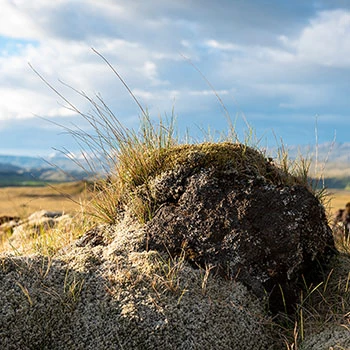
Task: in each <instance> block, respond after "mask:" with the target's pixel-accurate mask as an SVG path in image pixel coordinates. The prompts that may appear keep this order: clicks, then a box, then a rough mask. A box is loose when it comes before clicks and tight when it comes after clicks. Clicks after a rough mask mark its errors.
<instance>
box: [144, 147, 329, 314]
mask: <svg viewBox="0 0 350 350" xmlns="http://www.w3.org/2000/svg"><path fill="white" fill-rule="evenodd" d="M164 159H166V160H170V161H169V163H170V164H172V168H168V169H164V171H162V172H160V173H159V174H158V175H157V176H155V177H154V178H153V179H151V180H149V182H148V191H149V193H150V195H149V197H150V198H151V202H152V203H153V206H154V207H155V208H157V209H156V210H155V214H154V216H153V218H152V219H151V220H150V221H149V222H148V223H147V225H146V232H147V237H148V240H147V248H148V249H152V250H158V251H164V252H169V253H170V254H171V255H172V256H177V255H179V254H181V252H183V251H184V252H185V255H186V259H187V260H188V261H189V262H190V263H191V265H192V266H193V267H194V268H196V267H198V266H200V267H205V266H211V267H213V268H214V269H215V270H216V271H217V273H218V274H220V275H221V276H225V277H227V278H230V279H236V280H239V281H241V282H243V283H244V284H245V285H246V286H247V287H248V288H250V289H251V290H252V291H253V292H254V293H255V294H256V295H257V296H258V297H261V298H262V297H264V296H266V295H270V307H271V310H273V311H278V310H281V309H282V310H283V309H284V308H285V301H286V302H287V304H289V305H292V304H293V303H295V301H296V299H297V290H298V283H299V282H300V277H301V276H302V275H306V274H307V275H312V277H317V276H318V277H321V276H320V270H319V267H320V264H321V265H322V263H323V262H326V261H327V259H329V257H330V256H331V255H332V254H333V251H334V250H333V248H334V242H333V238H332V232H331V229H330V228H329V226H328V224H327V219H326V215H325V211H324V208H323V206H322V204H321V203H320V202H319V200H318V199H317V198H316V197H315V195H314V194H313V193H312V191H311V190H310V189H309V188H308V185H307V183H305V181H303V179H301V178H298V177H296V176H293V175H291V174H289V173H288V172H286V171H284V170H283V169H281V168H279V167H277V166H276V165H274V163H273V162H272V160H271V159H268V158H266V157H264V155H263V154H262V153H260V152H259V151H257V150H255V149H252V148H250V147H247V146H244V145H239V144H238V145H237V144H230V143H222V144H203V145H194V146H188V145H187V146H183V147H177V148H174V149H171V150H170V151H168V153H167V154H165V155H164ZM281 291H282V292H281ZM281 293H282V294H281Z"/></svg>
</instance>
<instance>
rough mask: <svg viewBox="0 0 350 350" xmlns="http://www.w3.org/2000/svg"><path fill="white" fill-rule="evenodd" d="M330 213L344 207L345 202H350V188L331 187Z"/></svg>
mask: <svg viewBox="0 0 350 350" xmlns="http://www.w3.org/2000/svg"><path fill="white" fill-rule="evenodd" d="M328 192H329V194H330V213H331V214H334V213H335V212H336V211H337V210H338V209H344V208H345V204H346V203H348V202H350V190H339V189H329V190H328Z"/></svg>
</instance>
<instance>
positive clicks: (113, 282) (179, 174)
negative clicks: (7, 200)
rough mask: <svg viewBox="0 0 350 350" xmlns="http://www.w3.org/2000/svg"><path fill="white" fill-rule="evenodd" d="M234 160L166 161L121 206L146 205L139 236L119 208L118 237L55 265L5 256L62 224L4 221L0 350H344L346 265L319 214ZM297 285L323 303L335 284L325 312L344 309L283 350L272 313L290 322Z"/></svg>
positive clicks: (302, 193)
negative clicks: (148, 211)
mask: <svg viewBox="0 0 350 350" xmlns="http://www.w3.org/2000/svg"><path fill="white" fill-rule="evenodd" d="M241 151H242V150H241V149H240V148H237V147H236V146H233V145H231V144H229V145H227V144H224V145H222V146H220V147H217V146H215V147H208V145H205V146H203V147H199V146H198V147H197V146H196V147H193V148H190V149H189V148H185V149H177V150H176V154H177V155H178V158H177V159H180V161H174V162H173V163H172V167H171V168H170V169H166V170H165V171H161V172H160V173H159V174H157V175H155V176H154V177H153V178H152V179H150V181H149V182H148V184H147V186H146V187H145V186H144V185H141V186H140V187H139V188H137V190H136V192H135V194H134V196H132V198H133V200H135V198H136V199H140V198H141V199H142V198H143V199H144V200H145V199H147V201H148V202H147V203H152V208H153V210H154V214H153V216H152V218H151V219H150V220H148V221H147V222H146V223H140V222H139V221H138V220H137V217H136V216H135V210H134V209H135V207H134V206H135V202H133V201H131V202H130V203H129V206H128V207H125V208H124V211H123V214H122V215H121V217H120V220H119V222H118V223H117V224H103V225H99V226H95V227H92V228H91V229H89V230H87V231H86V232H85V233H84V234H83V235H81V237H80V238H79V239H77V240H75V241H74V242H73V243H71V244H69V245H64V246H63V247H62V248H61V249H60V250H59V251H58V252H55V254H53V255H49V256H44V255H42V254H20V253H17V254H16V245H17V244H19V242H18V239H23V236H26V234H27V235H28V234H29V233H30V234H32V235H33V232H34V234H35V235H40V234H41V233H42V232H43V231H45V230H46V229H47V227H50V228H52V227H55V225H60V224H61V222H62V221H64V220H66V224H67V223H68V222H69V221H70V220H71V219H70V218H68V217H64V216H62V215H60V214H61V213H48V212H41V213H40V215H38V214H36V216H37V217H36V219H35V220H36V222H35V220H34V215H33V216H31V217H29V218H28V219H27V220H22V221H19V220H16V218H13V220H12V223H11V224H7V225H9V226H8V230H11V231H12V234H10V236H9V242H10V246H11V247H12V250H11V249H9V250H8V252H7V253H4V254H2V256H1V258H0V259H1V260H0V262H1V264H0V305H1V309H0V310H1V311H0V348H1V349H111V348H113V349H264V350H265V349H271V350H274V349H288V346H289V349H297V348H298V349H304V350H311V349H312V350H314V349H321V350H322V349H327V350H329V349H331V348H333V349H336V348H339V349H341V348H344V349H347V348H350V331H349V323H347V322H348V318H347V316H346V314H347V313H348V312H349V311H350V310H347V309H346V308H347V306H348V305H349V303H348V301H350V298H349V296H348V294H349V292H348V289H347V286H348V284H349V271H350V262H349V258H348V257H347V256H345V255H339V254H338V253H337V252H336V250H335V248H334V242H333V238H332V232H331V230H330V228H329V227H328V224H327V220H326V217H325V213H324V209H323V206H322V205H321V204H320V202H319V201H318V199H317V198H316V197H315V196H314V195H313V194H312V192H311V191H310V190H309V189H308V188H307V187H306V186H305V185H303V184H302V183H301V182H300V181H299V180H298V179H297V178H294V177H292V176H289V175H288V174H286V173H284V172H283V171H281V169H279V168H277V167H276V166H275V165H274V164H273V163H272V162H271V160H270V159H265V158H264V157H263V156H262V155H261V154H259V153H258V152H256V151H254V150H251V149H249V148H248V149H247V148H246V149H245V150H244V157H239V158H238V155H241V154H242V152H241ZM213 154H214V155H215V156H213ZM232 154H234V156H232ZM171 156H173V155H171ZM10 221H11V220H10ZM3 225H5V223H3ZM11 225H12V226H11ZM45 225H46V226H45ZM327 275H328V276H330V277H329V278H328V280H327V285H326V284H322V282H320V281H322V280H324V278H327ZM302 276H304V277H305V278H308V279H309V280H308V282H307V283H309V282H310V283H311V282H312V283H314V284H313V286H316V285H317V283H321V284H320V286H321V287H320V288H319V289H322V290H324V293H326V289H327V288H328V289H329V288H330V285H331V280H333V279H335V280H337V281H339V285H340V286H341V287H339V288H340V289H341V290H342V292H341V293H340V292H339V290H338V292H336V289H334V295H336V296H337V297H338V296H339V298H338V300H332V303H333V304H332V308H335V307H336V306H338V304H341V303H342V304H343V305H345V306H344V308H341V307H340V308H339V309H338V311H337V312H335V311H334V310H333V313H332V314H329V315H328V314H327V315H326V316H327V317H328V319H330V316H332V317H333V318H332V319H331V320H330V321H325V320H324V318H322V317H321V315H320V318H319V320H318V323H317V322H314V323H312V326H307V324H305V325H304V330H303V333H302V334H296V339H295V341H294V340H293V334H292V333H293V332H290V331H288V329H287V326H286V325H285V324H284V325H283V324H282V323H281V322H280V321H279V322H280V323H276V320H277V319H279V320H280V318H278V317H277V316H278V315H281V314H282V313H283V312H285V311H286V310H283V306H287V307H286V309H288V310H287V311H288V312H289V313H290V317H291V315H292V312H293V311H292V310H296V309H297V310H299V309H298V307H299V306H298V305H300V302H301V301H300V299H298V297H299V295H300V294H298V293H297V291H300V290H301V288H302V286H301V285H302V282H303V280H302ZM313 281H314V282H313ZM336 284H337V283H333V286H335V285H336ZM319 289H317V290H316V292H318V290H319ZM276 291H278V292H276ZM281 291H285V294H284V293H282V294H281ZM316 292H314V294H316ZM336 293H337V294H336ZM322 295H325V294H322ZM284 297H286V298H285V300H284V301H285V302H284V303H283V298H284ZM310 298H311V297H310ZM335 299H337V298H335ZM315 300H316V301H317V299H315ZM330 302H331V300H329V303H330ZM317 303H318V301H317ZM336 303H338V304H336ZM313 307H316V304H315V305H313ZM341 312H342V313H343V317H342V318H341V317H340V318H336V317H335V315H336V314H339V313H341ZM298 315H299V316H300V314H298ZM327 317H326V318H327ZM310 319H311V316H310V315H304V316H303V318H302V319H301V318H299V319H298V322H300V321H301V320H303V321H304V322H306V321H307V320H310ZM321 320H322V321H321ZM316 325H317V326H316ZM293 327H294V324H292V325H289V328H290V329H293ZM298 327H299V328H298V329H299V330H300V325H299V324H298ZM293 342H294V345H292V344H293Z"/></svg>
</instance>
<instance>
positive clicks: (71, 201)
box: [0, 181, 88, 217]
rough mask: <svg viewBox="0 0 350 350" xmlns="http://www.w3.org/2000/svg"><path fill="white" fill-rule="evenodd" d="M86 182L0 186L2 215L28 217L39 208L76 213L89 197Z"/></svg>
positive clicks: (0, 212) (0, 210)
mask: <svg viewBox="0 0 350 350" xmlns="http://www.w3.org/2000/svg"><path fill="white" fill-rule="evenodd" d="M86 187H87V185H86V183H85V182H83V181H81V182H72V183H63V184H54V185H49V186H44V187H3V188H0V216H1V215H10V216H19V217H26V216H28V215H30V214H31V213H33V212H35V211H38V210H42V209H45V210H50V211H63V212H65V213H74V212H78V211H80V210H81V204H83V203H84V202H86V200H87V198H88V190H87V188H86Z"/></svg>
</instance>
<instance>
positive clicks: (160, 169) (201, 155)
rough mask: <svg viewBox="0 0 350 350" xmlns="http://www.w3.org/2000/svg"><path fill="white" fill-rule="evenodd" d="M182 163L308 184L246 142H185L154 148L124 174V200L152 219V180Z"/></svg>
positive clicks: (144, 217) (186, 166)
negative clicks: (130, 170)
mask: <svg viewBox="0 0 350 350" xmlns="http://www.w3.org/2000/svg"><path fill="white" fill-rule="evenodd" d="M180 167H183V168H184V169H188V172H189V174H195V173H197V172H199V171H200V170H201V169H205V168H211V169H215V171H217V172H225V171H232V170H234V171H235V172H236V173H237V175H239V176H240V177H247V178H252V177H253V178H254V177H255V178H262V179H264V181H267V182H270V183H272V184H275V185H280V184H282V185H287V186H288V185H294V184H302V185H306V183H304V180H303V179H302V178H300V177H297V176H294V175H292V174H289V173H288V171H287V170H284V169H283V168H281V167H278V166H276V165H275V164H274V163H273V162H272V160H271V159H267V158H266V157H265V155H264V154H263V153H262V152H261V151H259V150H257V149H254V148H251V147H248V146H246V145H244V144H239V143H230V142H222V143H201V144H194V145H189V144H185V145H177V146H173V147H169V148H161V149H158V150H153V151H152V152H150V153H148V154H147V153H145V154H144V155H143V157H142V159H139V160H138V162H137V163H136V162H135V165H134V167H133V168H132V172H129V173H128V176H127V177H125V176H124V177H123V179H124V180H126V182H124V185H123V186H121V188H122V190H123V195H122V197H121V198H122V200H121V202H120V203H121V204H122V205H127V206H128V208H129V209H131V211H132V212H133V213H134V214H135V215H136V216H137V217H138V218H139V220H140V221H141V222H145V221H148V220H149V219H150V218H152V216H153V214H154V213H155V211H156V210H157V209H158V204H157V200H156V199H155V198H153V197H152V194H151V190H150V183H151V182H152V181H153V179H155V178H156V177H157V176H159V175H160V174H162V173H164V172H169V171H176V169H179V168H180ZM124 175H125V174H124Z"/></svg>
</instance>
